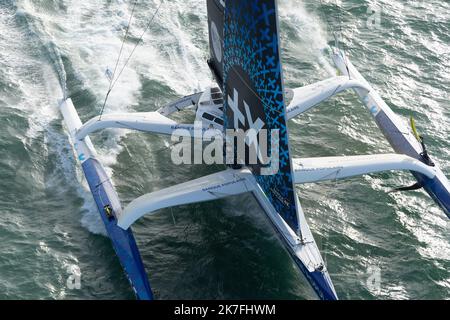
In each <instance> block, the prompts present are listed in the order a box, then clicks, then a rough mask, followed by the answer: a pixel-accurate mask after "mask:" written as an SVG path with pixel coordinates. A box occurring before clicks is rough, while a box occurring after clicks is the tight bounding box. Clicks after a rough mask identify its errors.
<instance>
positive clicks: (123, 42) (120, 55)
mask: <svg viewBox="0 0 450 320" xmlns="http://www.w3.org/2000/svg"><path fill="white" fill-rule="evenodd" d="M137 3H138V0H134V4H133V9H132V10H131V15H130V19H129V20H128V25H127V29H126V31H125V36H124V38H123V39H122V45H121V47H120V51H119V56H118V57H117V60H116V65H115V66H114V71H113V73H112V76H111V79H110V80H109V87H108V92H107V93H106V96H105V101H104V102H103V106H102V110H101V112H100V118H99V121H101V120H102V116H103V112H104V111H105V107H106V103H107V102H108V98H109V95H110V93H111V91H112V84H113V81H114V78H115V76H116V72H117V68H118V67H119V63H120V58H122V53H123V49H124V47H125V42H126V41H127V39H128V34H129V33H130V27H131V23H132V21H133V16H134V12H135V10H136V6H137Z"/></svg>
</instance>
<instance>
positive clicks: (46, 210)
mask: <svg viewBox="0 0 450 320" xmlns="http://www.w3.org/2000/svg"><path fill="white" fill-rule="evenodd" d="M158 4H159V1H158V0H140V1H139V2H138V5H137V10H136V15H135V19H134V20H133V24H132V26H131V29H130V30H131V31H130V32H131V39H130V40H129V41H128V42H127V43H126V45H125V53H126V54H128V53H129V52H130V51H131V49H132V47H133V45H134V43H135V42H136V41H137V39H138V37H139V35H140V33H141V32H142V30H143V28H145V25H146V22H147V21H148V19H149V18H150V17H151V15H152V14H153V12H154V11H155V9H156V7H157V6H158ZM279 6H280V21H281V39H282V49H283V61H284V73H285V81H286V86H288V87H298V86H302V85H306V84H309V83H312V82H314V81H318V80H322V79H325V78H327V77H330V76H331V75H332V74H333V73H334V72H335V70H334V68H333V67H332V65H331V63H330V62H329V60H328V55H327V53H326V52H324V51H323V50H322V49H323V48H325V47H326V46H327V44H329V43H332V31H333V30H340V31H341V36H342V42H343V47H344V48H345V50H346V52H347V53H348V55H349V56H350V59H351V60H352V61H353V63H354V64H355V66H356V67H357V68H358V69H359V70H360V71H361V73H362V74H363V75H364V76H365V77H366V78H367V79H368V80H369V81H370V82H371V83H372V84H373V85H374V86H375V88H377V89H378V90H379V91H380V92H381V95H382V96H383V98H385V99H386V102H387V103H388V104H389V105H390V106H391V107H392V108H393V110H394V111H395V112H396V113H398V114H400V115H401V116H402V117H403V118H404V119H405V120H406V119H407V118H408V117H409V116H410V115H413V116H414V117H415V118H416V121H417V124H418V127H419V129H420V131H421V132H422V133H423V134H424V135H425V136H426V138H427V141H428V146H429V149H430V153H431V154H432V155H433V157H434V159H435V160H436V162H438V163H439V165H440V166H441V167H442V169H443V171H444V172H445V173H447V174H450V142H449V136H450V126H449V124H450V99H449V88H450V55H449V52H450V24H449V21H450V3H449V2H448V1H438V0H427V1H421V0H412V1H402V0H391V1H387V0H378V1H374V0H370V1H368V0H322V1H312V0H309V1H306V0H304V1H297V0H281V1H279ZM131 10H132V1H125V0H110V1H106V0H90V1H74V0H0V154H1V155H0V299H133V293H132V291H131V289H130V286H129V284H128V282H127V280H126V278H125V276H124V275H123V272H122V270H121V267H120V265H119V263H118V260H117V258H116V257H115V255H114V252H113V249H112V247H111V245H110V242H109V239H108V238H107V237H105V232H104V229H103V226H102V223H101V221H100V219H99V217H98V214H97V212H96V208H95V205H94V203H93V200H92V198H91V196H90V193H89V192H88V191H87V187H86V181H84V179H83V177H82V174H81V172H80V169H79V166H78V164H77V162H76V160H75V159H74V156H73V152H72V147H71V146H70V144H69V141H68V138H67V135H66V131H65V129H64V126H63V122H62V117H61V115H60V114H59V112H58V101H59V100H60V99H61V98H62V97H63V93H64V92H67V93H68V95H69V96H70V97H72V99H73V102H74V104H75V106H76V108H77V110H78V111H79V113H80V114H81V115H82V120H83V121H86V120H88V119H89V118H90V117H92V116H95V115H97V114H98V113H99V112H100V109H101V106H102V102H103V99H104V96H105V93H106V91H107V88H108V80H107V78H106V77H105V76H104V72H105V70H106V69H107V68H108V67H110V68H113V67H114V63H115V60H116V58H117V55H118V52H119V50H120V46H121V39H122V36H123V34H124V31H125V29H126V26H127V23H128V20H129V17H130V14H131ZM207 56H208V43H207V22H206V5H205V1H204V0H190V1H189V2H186V1H179V0H174V1H166V2H165V4H164V5H163V6H162V8H161V11H160V13H159V14H158V16H157V17H156V19H155V21H154V23H153V24H152V26H151V28H150V29H149V31H148V33H147V34H146V36H145V38H144V43H143V45H142V46H140V47H139V49H138V50H137V51H136V53H135V55H134V58H133V60H132V61H131V63H130V64H129V65H128V66H127V67H126V68H125V70H124V73H123V76H122V77H121V79H120V81H119V82H118V84H117V87H116V88H115V90H114V91H113V93H112V94H111V97H110V99H109V102H108V105H107V108H106V111H107V112H123V111H154V110H157V109H158V108H159V107H160V106H163V105H164V104H166V103H168V102H170V101H172V100H174V99H176V98H177V97H180V96H183V95H186V94H189V93H192V92H194V91H196V90H201V89H202V88H205V87H206V86H209V85H211V84H212V78H211V75H210V72H209V70H208V67H207V64H206V62H205V60H206V58H207ZM178 119H179V120H183V119H185V120H186V119H190V118H189V116H188V115H180V116H178ZM290 132H291V147H292V150H293V153H294V155H295V156H296V157H299V156H304V157H313V156H332V155H357V154H370V153H383V152H391V149H390V147H389V145H388V144H387V142H386V141H385V139H384V138H383V136H382V135H381V133H380V132H379V131H378V129H377V127H376V125H375V124H374V123H373V121H372V119H371V117H370V115H369V114H368V113H367V111H366V110H365V109H364V108H363V107H362V106H361V104H360V103H359V102H358V100H357V99H356V97H355V96H354V94H352V93H345V94H341V95H340V96H338V97H336V98H334V99H332V100H331V101H329V102H326V103H323V104H322V105H321V106H320V107H318V108H316V109H314V110H312V111H311V112H309V113H308V114H306V115H303V116H301V117H299V118H297V119H295V120H293V121H291V122H290ZM93 140H94V143H95V144H96V146H97V147H98V151H99V157H100V159H101V160H102V161H103V162H104V163H105V164H106V165H107V167H108V171H109V174H111V176H112V177H113V180H114V184H115V186H116V187H117V190H118V192H119V194H120V197H121V199H122V200H123V202H124V204H127V203H129V202H130V201H131V200H133V199H134V198H136V197H138V196H140V195H142V194H144V193H148V192H152V191H155V190H159V189H162V188H164V187H168V186H171V185H174V184H176V183H181V182H186V181H188V180H190V179H194V178H198V177H201V176H203V175H206V174H210V173H213V172H216V171H218V170H221V169H222V168H221V167H218V166H212V167H205V166H183V167H178V166H175V165H172V164H171V162H170V150H168V149H167V144H168V139H167V138H164V137H156V136H149V135H146V134H142V133H130V132H127V131H123V130H111V131H105V132H102V133H100V134H97V135H95V136H94V137H93ZM412 182H413V180H412V177H411V176H410V175H409V174H408V173H383V174H377V175H371V176H366V177H361V178H355V179H351V180H346V181H339V182H329V183H321V184H316V185H307V186H302V187H299V188H298V193H299V195H300V198H301V201H302V204H303V207H304V209H305V213H306V216H307V219H308V221H309V223H310V226H311V229H312V231H313V233H314V236H315V238H316V240H317V242H318V244H319V246H320V248H321V250H322V254H323V255H324V257H325V259H326V261H327V265H328V269H329V271H330V274H331V277H332V278H333V281H334V284H335V286H336V290H337V292H338V295H339V296H340V298H341V299H449V298H450V236H449V223H448V219H446V217H445V215H444V214H443V212H442V211H441V210H440V209H439V208H437V206H436V205H434V203H433V202H432V200H430V199H429V197H428V196H427V195H426V194H425V193H424V192H422V191H419V192H410V193H401V194H388V193H387V191H389V190H391V189H392V188H395V187H398V186H403V185H408V184H411V183H412ZM134 231H135V235H136V238H137V241H138V244H139V247H140V248H141V252H142V256H143V259H144V263H145V266H146V269H147V272H148V274H149V276H150V280H151V283H152V286H153V287H154V289H155V291H156V295H157V298H159V299H243V298H261V299H311V298H314V295H312V293H311V290H310V289H309V287H308V285H307V284H306V283H305V280H304V279H303V278H302V276H301V275H300V274H299V273H298V272H297V270H296V269H295V267H294V266H293V264H292V263H291V261H290V259H289V257H288V256H287V254H286V253H285V252H284V250H283V249H282V248H281V246H280V244H279V242H278V240H277V239H276V237H275V236H274V234H273V233H272V231H271V228H270V226H269V225H268V224H267V222H266V220H265V218H264V217H263V213H262V212H260V211H259V210H258V206H257V204H256V203H255V202H254V200H253V199H252V198H251V197H249V196H239V197H235V198H232V199H227V200H222V201H218V202H212V203H206V204H197V205H190V206H183V207H179V208H174V209H173V210H170V209H169V210H163V211H161V212H160V213H158V214H156V215H154V216H152V217H146V218H144V219H142V220H141V221H139V222H138V223H137V225H136V226H135V227H134ZM73 274H76V275H79V276H80V281H81V287H80V288H74V289H71V287H70V286H68V285H67V282H68V279H69V277H70V276H71V275H73ZM69 280H70V279H69Z"/></svg>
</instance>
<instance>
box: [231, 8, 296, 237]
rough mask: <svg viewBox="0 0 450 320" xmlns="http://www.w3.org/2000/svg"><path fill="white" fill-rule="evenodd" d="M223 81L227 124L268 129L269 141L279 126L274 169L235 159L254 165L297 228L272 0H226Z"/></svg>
mask: <svg viewBox="0 0 450 320" xmlns="http://www.w3.org/2000/svg"><path fill="white" fill-rule="evenodd" d="M223 79H224V85H223V91H224V100H225V110H224V112H225V128H227V129H235V130H236V129H242V130H244V131H247V130H249V129H255V128H256V129H257V130H258V132H259V129H261V128H262V129H266V130H267V132H268V135H267V136H268V138H269V140H270V137H271V132H272V131H273V130H279V144H278V148H279V150H278V151H279V171H278V173H276V174H273V175H262V174H261V169H262V168H263V167H264V164H263V163H259V162H258V163H257V164H254V162H252V163H248V161H249V158H248V156H246V158H245V159H238V158H235V162H237V164H242V162H245V163H244V164H245V165H247V166H249V167H250V168H251V169H252V171H253V173H254V175H255V176H256V179H257V181H258V182H259V184H260V186H261V187H262V188H263V190H264V192H265V193H266V195H267V197H268V198H269V200H270V201H271V203H272V205H273V206H274V208H275V209H276V210H277V211H278V213H279V214H280V215H281V216H282V217H283V219H284V220H285V221H286V223H287V224H288V225H289V226H290V227H291V228H292V229H293V230H294V231H297V230H298V229H299V222H298V214H297V207H296V195H295V193H294V192H295V189H294V185H293V179H292V176H293V174H292V164H291V158H290V152H289V136H288V129H287V120H286V105H285V102H284V95H283V92H284V88H283V76H282V69H281V61H280V48H279V33H278V16H277V5H276V1H275V0H249V1H240V0H227V1H226V7H225V20H224V41H223ZM258 139H262V136H261V135H258ZM264 139H266V138H265V137H264ZM228 141H229V140H228ZM270 145H271V141H269V146H270ZM248 147H249V146H247V148H248ZM269 151H270V150H269Z"/></svg>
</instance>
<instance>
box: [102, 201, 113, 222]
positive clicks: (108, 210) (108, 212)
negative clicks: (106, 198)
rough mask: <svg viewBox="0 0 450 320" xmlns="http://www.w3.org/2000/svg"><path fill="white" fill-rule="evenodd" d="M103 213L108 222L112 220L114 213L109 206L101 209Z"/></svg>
mask: <svg viewBox="0 0 450 320" xmlns="http://www.w3.org/2000/svg"><path fill="white" fill-rule="evenodd" d="M103 211H105V214H106V217H107V218H108V219H109V220H112V219H114V211H113V209H112V208H111V206H110V205H109V204H107V205H106V206H104V207H103Z"/></svg>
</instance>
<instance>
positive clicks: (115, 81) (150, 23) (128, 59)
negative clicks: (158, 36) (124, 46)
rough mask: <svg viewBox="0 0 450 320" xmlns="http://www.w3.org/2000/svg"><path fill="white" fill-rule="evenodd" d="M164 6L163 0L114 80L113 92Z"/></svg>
mask: <svg viewBox="0 0 450 320" xmlns="http://www.w3.org/2000/svg"><path fill="white" fill-rule="evenodd" d="M163 4H164V0H161V2H160V3H159V6H158V8H157V9H156V11H155V12H154V13H153V16H152V17H151V19H150V20H149V22H148V23H147V26H146V27H145V29H144V31H143V32H142V34H141V36H140V37H139V39H138V41H137V43H136V45H135V46H134V48H133V50H132V51H131V53H130V55H129V56H128V58H127V60H126V61H125V64H124V65H123V67H122V69H121V70H120V73H119V75H118V76H117V78H116V79H115V80H114V83H113V84H112V87H111V90H112V89H113V88H114V87H115V86H116V84H117V81H118V80H119V78H120V76H121V75H122V73H123V71H124V70H125V68H126V66H127V65H128V63H129V62H130V60H131V58H132V57H133V55H134V52H135V51H136V49H137V48H138V47H139V45H140V44H141V42H142V40H143V39H144V36H145V34H146V33H147V31H148V29H149V28H150V27H151V25H152V23H153V20H155V17H156V16H157V14H158V12H159V10H160V9H161V7H162V5H163Z"/></svg>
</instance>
